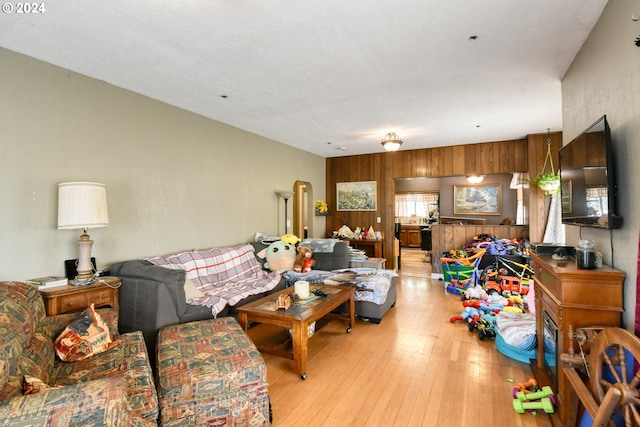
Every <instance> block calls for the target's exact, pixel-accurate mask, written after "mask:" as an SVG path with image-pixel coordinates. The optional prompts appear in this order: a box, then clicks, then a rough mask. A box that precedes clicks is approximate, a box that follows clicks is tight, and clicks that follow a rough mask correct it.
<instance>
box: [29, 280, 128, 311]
mask: <svg viewBox="0 0 640 427" xmlns="http://www.w3.org/2000/svg"><path fill="white" fill-rule="evenodd" d="M120 284H121V281H120V279H119V278H117V277H101V278H99V279H97V280H96V281H95V282H94V283H92V284H90V285H87V286H71V285H67V286H60V287H55V288H51V289H46V288H45V289H40V295H42V299H43V300H44V306H45V310H46V312H47V316H55V315H58V314H65V313H74V312H79V311H82V310H84V309H85V308H87V307H89V306H90V305H91V303H93V304H94V306H95V307H96V308H99V307H106V306H109V307H113V308H115V309H117V308H118V288H119V287H120Z"/></svg>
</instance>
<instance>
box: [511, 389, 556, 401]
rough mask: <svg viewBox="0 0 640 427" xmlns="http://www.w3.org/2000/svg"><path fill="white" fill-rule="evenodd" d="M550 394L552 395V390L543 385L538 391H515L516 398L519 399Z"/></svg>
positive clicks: (535, 397)
mask: <svg viewBox="0 0 640 427" xmlns="http://www.w3.org/2000/svg"><path fill="white" fill-rule="evenodd" d="M550 396H553V390H551V387H549V386H544V387H542V388H541V389H540V390H539V391H536V392H535V393H525V392H524V391H520V392H518V393H516V398H518V399H519V400H529V401H531V400H538V399H542V398H548V397H550Z"/></svg>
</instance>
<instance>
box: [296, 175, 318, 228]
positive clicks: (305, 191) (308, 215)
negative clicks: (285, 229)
mask: <svg viewBox="0 0 640 427" xmlns="http://www.w3.org/2000/svg"><path fill="white" fill-rule="evenodd" d="M293 233H294V234H295V235H296V236H298V237H299V238H301V239H305V238H307V237H312V236H313V187H312V186H311V183H309V182H307V181H296V182H295V183H294V184H293Z"/></svg>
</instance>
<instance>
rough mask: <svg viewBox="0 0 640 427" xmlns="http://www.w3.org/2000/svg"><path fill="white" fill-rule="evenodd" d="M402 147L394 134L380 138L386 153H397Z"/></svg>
mask: <svg viewBox="0 0 640 427" xmlns="http://www.w3.org/2000/svg"><path fill="white" fill-rule="evenodd" d="M401 145H402V140H401V139H400V137H399V136H398V134H397V133H395V132H389V133H388V134H386V135H385V136H384V138H382V146H383V147H384V149H385V150H387V151H398V148H400V146H401Z"/></svg>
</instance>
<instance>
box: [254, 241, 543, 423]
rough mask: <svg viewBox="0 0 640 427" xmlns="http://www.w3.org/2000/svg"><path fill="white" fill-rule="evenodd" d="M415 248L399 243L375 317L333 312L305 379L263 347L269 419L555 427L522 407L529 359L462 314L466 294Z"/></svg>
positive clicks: (314, 343)
mask: <svg viewBox="0 0 640 427" xmlns="http://www.w3.org/2000/svg"><path fill="white" fill-rule="evenodd" d="M423 258H424V253H423V252H422V251H419V250H405V249H403V251H402V269H401V270H400V280H399V285H398V300H397V303H396V306H395V307H394V308H392V309H391V310H390V311H389V312H388V313H387V314H386V316H385V317H384V318H383V320H382V322H381V323H380V324H378V325H376V324H372V323H368V322H364V321H360V320H358V321H357V323H356V325H355V327H354V328H353V331H352V332H351V333H350V334H347V333H345V325H344V324H343V323H342V322H340V321H332V322H330V323H329V324H328V325H326V326H325V327H324V328H322V329H321V330H320V331H318V332H316V334H315V335H314V336H313V338H311V340H310V341H309V359H308V365H307V373H308V378H307V380H304V381H303V380H301V379H300V378H299V377H298V376H297V375H296V374H295V373H294V372H293V362H292V361H291V360H287V359H281V358H277V357H274V356H269V355H265V356H264V358H265V361H266V363H267V370H268V380H269V393H270V395H271V399H272V405H273V414H274V419H273V424H272V426H273V427H288V426H291V427H294V426H295V427H303V426H321V427H333V426H340V427H342V426H389V427H391V426H397V427H407V426H409V427H412V426H438V427H445V426H452V427H465V426H469V427H478V426H495V427H502V426H504V427H511V426H551V425H552V424H551V420H550V418H549V417H548V416H547V415H545V414H544V413H540V412H538V414H537V415H532V414H517V413H516V412H515V411H514V409H513V406H512V400H513V398H512V389H513V383H512V382H510V381H511V380H513V381H515V382H521V381H526V380H527V379H529V378H530V377H531V376H532V375H531V371H530V369H529V366H528V365H525V364H522V363H519V362H516V361H514V360H511V359H509V358H507V357H505V356H503V355H502V354H500V353H498V352H497V351H496V349H495V344H494V341H493V340H484V341H480V340H479V339H478V338H477V335H476V334H473V333H471V332H469V331H468V330H467V327H466V325H465V324H463V323H450V322H449V318H450V317H451V316H454V315H457V314H459V313H460V312H461V311H462V305H461V303H460V299H459V298H458V297H455V296H453V295H448V294H446V293H445V292H444V285H443V282H441V281H438V280H431V279H430V276H431V268H430V264H427V263H425V262H423Z"/></svg>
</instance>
